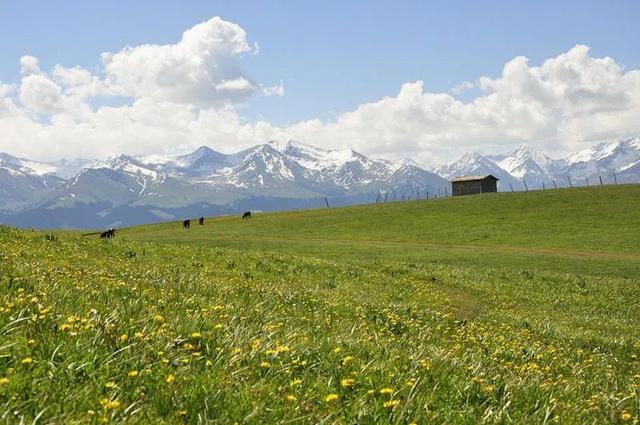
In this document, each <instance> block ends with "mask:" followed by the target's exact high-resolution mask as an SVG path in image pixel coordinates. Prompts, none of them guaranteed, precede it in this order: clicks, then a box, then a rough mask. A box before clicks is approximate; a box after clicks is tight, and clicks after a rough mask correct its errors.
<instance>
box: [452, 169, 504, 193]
mask: <svg viewBox="0 0 640 425" xmlns="http://www.w3.org/2000/svg"><path fill="white" fill-rule="evenodd" d="M497 191H498V179H497V178H496V177H494V176H492V175H491V174H488V175H486V176H464V177H456V178H455V179H453V180H451V193H452V194H453V196H461V195H476V194H479V193H487V192H497Z"/></svg>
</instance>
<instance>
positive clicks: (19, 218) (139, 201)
mask: <svg viewBox="0 0 640 425" xmlns="http://www.w3.org/2000/svg"><path fill="white" fill-rule="evenodd" d="M614 173H615V175H616V177H615V178H616V179H617V181H618V182H619V183H629V182H634V183H637V182H640V138H634V139H629V140H623V141H616V142H612V143H603V144H600V145H597V146H594V147H592V148H589V149H586V150H583V151H580V152H578V153H576V154H574V155H571V156H569V157H567V158H563V159H552V158H550V157H548V156H546V155H543V154H540V153H536V152H534V151H532V150H531V149H530V148H528V147H526V146H520V147H518V148H517V149H515V150H514V151H513V152H511V153H509V154H506V155H481V154H478V153H475V152H468V153H466V154H464V155H462V156H461V157H460V158H458V159H457V160H456V161H454V162H452V163H450V164H447V165H444V166H442V167H440V168H438V169H436V170H435V171H428V170H426V169H424V168H423V167H421V166H419V165H418V164H416V163H415V162H413V161H412V160H408V159H404V160H400V161H388V160H383V159H371V158H368V157H366V156H365V155H362V154H360V153H358V152H355V151H353V150H351V149H343V150H326V149H320V148H317V147H313V146H309V145H305V144H302V143H299V142H296V141H293V140H291V141H288V142H284V143H281V142H277V141H272V142H269V143H266V144H262V145H256V146H253V147H251V148H249V149H246V150H243V151H241V152H237V153H233V154H224V153H221V152H217V151H215V150H213V149H211V148H209V147H206V146H202V147H200V148H198V149H196V150H195V151H193V152H191V153H188V154H186V155H175V156H159V155H148V156H128V155H118V156H113V157H110V158H108V159H106V160H84V159H76V160H72V161H67V160H60V161H56V162H42V161H33V160H28V159H23V158H17V157H14V156H11V155H8V154H3V153H0V223H6V224H11V225H16V226H22V227H38V228H105V227H118V226H128V225H136V224H142V223H149V222H155V221H162V220H176V219H181V218H187V217H198V216H210V215H219V214H237V213H239V212H242V211H244V210H261V211H273V210H282V209H296V208H317V207H324V206H325V205H326V202H328V203H329V204H330V205H331V206H336V205H349V204H356V203H365V202H374V201H375V200H376V199H379V200H382V199H384V198H388V200H400V199H411V198H416V197H421V198H424V197H427V196H429V197H433V196H434V195H436V196H443V195H446V194H448V193H449V192H450V189H449V185H450V184H449V182H448V179H451V178H453V177H457V176H462V175H485V174H493V175H494V176H496V177H497V178H498V179H500V180H499V183H498V189H499V190H503V191H504V190H525V189H527V188H528V189H540V188H543V187H546V188H550V187H553V185H556V186H558V187H562V186H569V185H585V184H587V181H589V182H590V184H599V178H600V176H602V178H603V179H604V180H603V181H604V183H612V182H613V179H614V177H613V176H614ZM525 182H526V186H525Z"/></svg>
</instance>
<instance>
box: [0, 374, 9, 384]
mask: <svg viewBox="0 0 640 425" xmlns="http://www.w3.org/2000/svg"><path fill="white" fill-rule="evenodd" d="M8 383H9V378H7V377H6V376H4V377H2V378H0V385H7V384H8Z"/></svg>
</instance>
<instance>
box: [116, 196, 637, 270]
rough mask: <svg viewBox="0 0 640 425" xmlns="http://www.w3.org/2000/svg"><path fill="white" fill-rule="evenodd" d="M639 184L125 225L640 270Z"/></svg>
mask: <svg viewBox="0 0 640 425" xmlns="http://www.w3.org/2000/svg"><path fill="white" fill-rule="evenodd" d="M639 211H640V185H620V186H603V187H590V188H575V189H558V190H547V191H534V192H527V193H523V192H521V193H498V194H484V195H479V196H468V197H456V198H443V199H432V200H428V201H411V202H398V203H388V204H377V205H375V204H370V205H363V206H357V207H346V208H332V209H318V210H308V211H295V212H286V213H269V214H255V217H254V218H253V219H251V220H250V221H249V220H245V221H243V220H240V218H239V217H238V216H230V217H218V218H215V219H208V220H207V221H206V223H205V226H202V227H200V226H198V227H195V228H192V229H191V230H190V231H184V230H183V229H182V227H181V225H180V224H179V223H175V222H172V223H162V224H157V225H149V226H141V227H136V228H131V229H124V230H123V231H122V232H121V235H122V236H123V237H125V238H131V239H137V240H144V241H155V242H162V243H178V244H191V245H201V246H219V247H233V248H252V249H260V250H266V251H278V252H286V253H291V254H303V255H309V256H314V257H322V258H332V259H349V258H350V259H355V260H363V261H370V260H372V259H374V258H382V259H384V258H395V259H398V260H403V261H407V260H410V261H427V260H428V261H443V262H448V263H452V264H457V263H460V264H478V265H483V266H486V265H489V266H507V265H516V266H518V267H525V266H536V267H543V268H546V269H555V270H560V271H567V272H573V271H581V272H583V273H587V272H589V273H597V274H602V273H604V274H616V275H619V276H627V277H634V276H637V275H638V273H640V239H639V238H638V237H637V235H638V232H639V231H640V213H639Z"/></svg>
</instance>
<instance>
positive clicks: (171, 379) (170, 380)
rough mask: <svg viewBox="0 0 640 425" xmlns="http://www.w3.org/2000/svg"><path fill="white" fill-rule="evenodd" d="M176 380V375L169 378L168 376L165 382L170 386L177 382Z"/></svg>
mask: <svg viewBox="0 0 640 425" xmlns="http://www.w3.org/2000/svg"><path fill="white" fill-rule="evenodd" d="M175 380H176V377H175V375H169V376H167V379H165V381H166V382H167V384H170V383H172V382H173V381H175Z"/></svg>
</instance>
